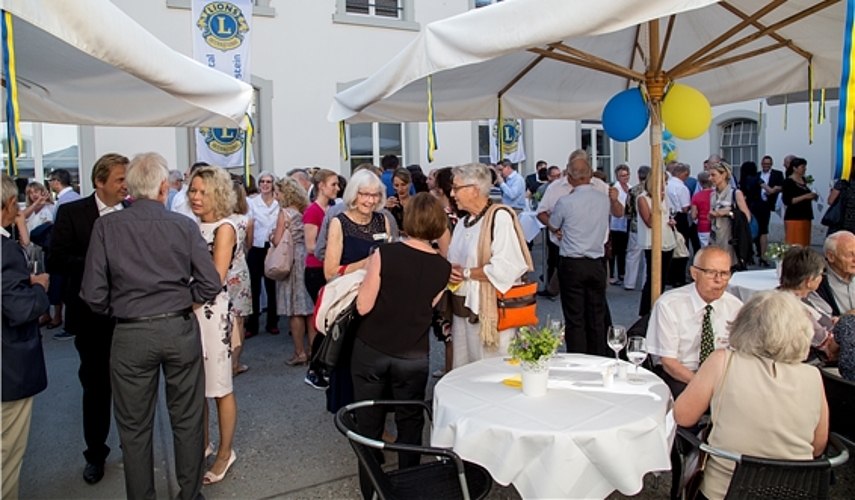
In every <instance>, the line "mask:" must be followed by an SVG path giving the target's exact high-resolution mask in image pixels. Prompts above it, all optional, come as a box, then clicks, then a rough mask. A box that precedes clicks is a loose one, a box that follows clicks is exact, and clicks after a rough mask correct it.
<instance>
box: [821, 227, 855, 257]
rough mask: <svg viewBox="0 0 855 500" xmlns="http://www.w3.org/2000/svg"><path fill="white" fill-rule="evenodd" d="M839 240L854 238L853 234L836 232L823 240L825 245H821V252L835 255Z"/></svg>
mask: <svg viewBox="0 0 855 500" xmlns="http://www.w3.org/2000/svg"><path fill="white" fill-rule="evenodd" d="M841 238H855V234H852V233H850V232H849V231H837V232H836V233H834V234H832V235H831V236H829V237H828V238H826V239H825V243H823V244H822V251H823V252H825V253H826V254H829V253H830V254H831V255H837V244H838V243H839V242H840V239H841Z"/></svg>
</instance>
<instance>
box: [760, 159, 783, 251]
mask: <svg viewBox="0 0 855 500" xmlns="http://www.w3.org/2000/svg"><path fill="white" fill-rule="evenodd" d="M760 188H761V190H762V191H761V192H760V196H761V197H762V198H763V200H764V201H765V202H766V203H765V204H758V205H759V206H758V207H757V208H758V210H756V212H757V213H755V214H754V216H755V217H757V224H758V226H759V227H760V231H759V232H758V234H759V236H758V241H757V245H758V246H757V251H758V252H760V265H762V266H768V265H769V264H768V263H767V262H766V260H765V259H764V258H763V256H764V255H766V245H767V244H768V242H769V218H770V217H771V216H772V212H774V211H775V203H777V201H778V195H780V194H781V190H782V189H783V188H784V173H783V172H781V171H780V170H776V169H773V168H772V157H771V156H769V155H766V156H764V157H763V159H762V160H761V161H760Z"/></svg>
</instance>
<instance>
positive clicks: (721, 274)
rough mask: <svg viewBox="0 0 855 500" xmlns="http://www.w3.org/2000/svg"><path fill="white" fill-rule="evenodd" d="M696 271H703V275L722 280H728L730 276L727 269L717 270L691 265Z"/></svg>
mask: <svg viewBox="0 0 855 500" xmlns="http://www.w3.org/2000/svg"><path fill="white" fill-rule="evenodd" d="M692 267H694V268H695V269H697V270H698V271H700V272H702V273H704V277H706V278H709V279H715V278H721V279H723V280H729V279H730V276H731V274H732V273H731V272H730V271H729V270H728V271H717V270H715V269H704V268H703V267H698V266H692Z"/></svg>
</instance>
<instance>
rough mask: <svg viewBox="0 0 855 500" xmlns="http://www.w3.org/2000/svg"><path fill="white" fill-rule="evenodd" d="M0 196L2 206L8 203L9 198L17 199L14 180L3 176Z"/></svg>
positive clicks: (16, 186)
mask: <svg viewBox="0 0 855 500" xmlns="http://www.w3.org/2000/svg"><path fill="white" fill-rule="evenodd" d="M0 195H2V196H3V205H4V206H5V205H6V203H7V202H8V201H9V198H17V197H18V185H17V184H15V179H12V178H11V177H9V176H8V175H6V174H3V185H2V187H0Z"/></svg>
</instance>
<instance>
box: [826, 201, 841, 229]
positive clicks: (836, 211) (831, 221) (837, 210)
mask: <svg viewBox="0 0 855 500" xmlns="http://www.w3.org/2000/svg"><path fill="white" fill-rule="evenodd" d="M840 196H843V193H841V194H840ZM841 201H842V200H840V198H838V199H836V200H834V203H833V204H832V205H831V206H830V207H828V210H826V211H825V215H823V216H822V221H821V224H822V225H823V226H826V227H837V226H839V225H840V223H841V222H842V221H843V203H841Z"/></svg>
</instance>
